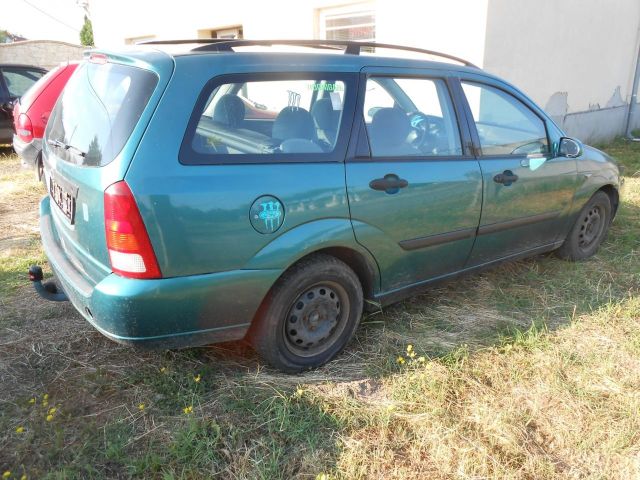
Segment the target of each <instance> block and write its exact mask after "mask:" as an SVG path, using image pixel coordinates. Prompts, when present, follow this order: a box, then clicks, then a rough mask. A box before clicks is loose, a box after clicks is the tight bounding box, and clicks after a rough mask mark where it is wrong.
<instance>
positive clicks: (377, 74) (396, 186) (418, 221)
mask: <svg viewBox="0 0 640 480" xmlns="http://www.w3.org/2000/svg"><path fill="white" fill-rule="evenodd" d="M363 72H364V73H363V79H362V80H361V82H360V83H361V91H360V101H359V107H358V108H359V110H358V111H357V115H358V117H357V118H358V121H359V122H360V123H361V125H360V127H359V135H358V141H357V146H356V148H355V149H354V151H353V152H352V153H351V155H350V156H349V158H348V159H347V164H346V177H347V190H348V196H349V206H350V209H351V218H352V223H353V227H354V231H355V234H356V238H357V240H358V242H360V243H361V244H362V245H363V246H365V247H366V248H367V249H368V250H369V251H370V252H371V253H372V254H373V255H374V257H375V258H376V260H377V262H378V265H379V267H380V271H381V277H382V291H384V292H390V291H393V290H396V289H400V288H402V287H405V286H408V285H411V284H415V283H418V282H422V281H425V280H428V279H432V278H435V277H438V276H441V275H445V274H447V273H450V272H454V271H456V270H459V269H461V268H462V267H463V265H464V264H465V262H466V260H467V257H468V255H469V253H470V251H471V247H472V245H473V241H474V238H475V233H476V229H477V226H478V222H479V219H480V210H481V204H482V177H481V174H480V167H479V165H478V161H477V160H476V159H475V158H474V157H473V155H472V154H471V151H470V150H468V148H467V143H468V142H467V140H468V138H469V137H468V130H467V127H466V124H465V122H460V118H463V117H461V116H460V115H459V112H457V111H456V109H455V107H454V102H453V101H452V97H451V89H450V86H449V83H448V80H447V79H446V78H445V77H444V76H443V75H442V72H437V71H435V72H430V71H424V70H405V69H396V70H393V71H392V73H390V71H389V69H384V70H377V69H373V68H367V69H365V70H364V71H363Z"/></svg>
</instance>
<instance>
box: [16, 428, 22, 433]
mask: <svg viewBox="0 0 640 480" xmlns="http://www.w3.org/2000/svg"><path fill="white" fill-rule="evenodd" d="M22 432H24V427H23V426H19V427H18V428H16V433H22Z"/></svg>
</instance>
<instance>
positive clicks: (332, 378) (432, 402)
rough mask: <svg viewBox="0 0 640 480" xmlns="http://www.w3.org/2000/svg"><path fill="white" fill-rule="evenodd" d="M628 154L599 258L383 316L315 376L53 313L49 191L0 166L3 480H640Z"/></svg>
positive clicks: (475, 282) (635, 195) (6, 161)
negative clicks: (46, 223) (110, 332)
mask: <svg viewBox="0 0 640 480" xmlns="http://www.w3.org/2000/svg"><path fill="white" fill-rule="evenodd" d="M609 149H610V150H612V151H615V152H616V153H617V154H618V155H619V156H620V157H621V158H622V159H623V160H624V162H625V164H626V165H627V173H628V174H629V175H630V176H629V178H627V197H626V199H625V203H624V204H623V206H622V209H621V212H620V217H619V218H618V220H617V222H616V224H615V225H614V228H613V231H612V233H611V235H610V237H609V239H608V240H607V242H606V243H605V245H603V248H602V250H601V252H600V253H599V254H598V255H597V256H596V257H595V258H593V259H591V260H589V261H587V262H582V263H577V264H570V263H566V262H563V261H560V260H557V259H556V258H554V257H553V256H550V255H549V256H542V257H538V258H535V259H531V260H526V261H522V262H517V263H514V264H510V265H505V266H503V267H500V268H498V269H496V270H493V271H491V272H487V273H485V274H482V275H479V276H473V277H468V278H465V279H462V280H460V281H457V282H455V283H452V284H449V285H445V286H443V287H440V288H437V289H433V290H430V291H429V292H427V293H425V294H423V295H419V296H416V297H413V298H411V299H409V300H407V301H405V302H402V303H400V304H398V305H395V306H393V307H391V308H389V309H385V311H384V312H379V313H377V314H374V315H370V316H369V317H368V318H366V319H365V320H364V322H363V326H362V328H361V329H360V331H359V333H358V336H357V338H356V340H355V341H354V342H353V344H352V345H351V346H350V347H349V348H348V350H347V351H346V352H345V353H344V354H343V355H341V356H340V358H338V359H337V360H336V361H334V362H332V363H331V364H329V365H327V366H326V367H324V368H322V369H319V370H317V371H314V372H309V373H307V374H304V375H300V376H286V375H281V374H279V373H278V372H275V371H273V370H271V369H268V368H265V367H264V366H262V365H261V364H260V363H259V362H258V360H257V359H256V358H255V355H254V354H253V353H252V352H251V351H250V350H249V349H248V348H247V347H245V346H244V345H242V344H228V345H222V346H218V347H212V348H200V349H191V350H184V351H179V352H178V351H173V352H138V351H134V350H131V349H129V348H126V347H122V346H119V345H116V344H114V343H112V342H110V341H108V340H106V339H104V338H103V337H102V336H100V334H98V333H97V332H95V331H94V330H93V329H92V328H91V327H89V326H88V325H87V324H86V322H85V321H84V320H82V319H81V318H80V316H79V315H78V314H77V313H76V312H75V311H74V310H73V308H72V307H70V306H68V305H64V304H52V303H47V302H44V301H41V300H40V299H38V298H37V297H36V296H35V294H34V293H33V292H32V291H31V289H30V288H29V286H26V285H24V277H23V275H24V271H25V269H26V265H28V263H29V262H31V261H34V260H37V261H39V262H42V261H43V259H42V258H41V257H42V254H41V251H40V248H39V245H38V242H37V241H36V240H37V214H36V212H37V200H38V197H39V196H40V193H38V194H34V192H37V191H38V189H39V188H40V187H39V186H38V185H36V183H35V181H33V180H31V173H30V172H24V171H21V170H19V168H18V162H17V160H16V158H15V157H12V156H8V157H5V158H1V157H0V309H1V310H0V332H1V333H0V384H1V385H2V389H0V472H2V471H5V470H11V472H12V475H13V476H15V477H17V478H20V476H21V475H22V474H23V473H25V474H27V475H29V478H129V477H145V478H202V477H220V478H269V479H271V478H287V479H288V478H316V476H317V475H319V474H323V473H324V474H326V476H327V477H328V478H433V479H438V478H469V479H471V478H473V479H476V478H500V479H502V478H517V479H545V478H549V479H551V478H554V479H555V478H567V479H573V478H598V479H601V478H611V479H627V478H628V479H634V478H640V374H639V373H638V372H640V296H639V295H638V294H639V291H640V252H639V248H638V247H639V240H638V239H639V238H640V174H638V173H635V172H638V171H640V161H639V154H640V146H637V145H627V144H624V143H622V142H618V143H616V144H614V145H612V146H610V147H609ZM634 174H635V176H634V177H632V176H631V175H634ZM34 239H36V240H34ZM407 345H412V346H413V350H414V351H415V352H416V355H415V357H414V358H413V359H411V358H410V356H409V355H408V354H407V351H406V349H407ZM398 356H402V357H403V358H404V360H405V363H404V364H403V365H400V364H399V363H398V362H397V357H398ZM422 356H424V357H425V358H424V361H419V360H418V359H419V358H420V357H422ZM198 374H199V375H200V378H201V380H200V381H199V382H196V381H195V380H194V378H196V376H197V375H198ZM45 394H48V398H47V399H46V400H45V399H44V395H45ZM31 399H34V403H30V400H31ZM43 403H46V405H43ZM140 404H144V408H143V409H140V408H139V406H140ZM54 406H55V408H56V411H55V412H53V414H52V417H51V419H50V421H47V415H49V411H50V409H51V408H52V407H54ZM189 406H192V407H193V411H192V413H188V414H185V413H184V411H183V409H184V408H186V407H189ZM19 427H23V428H24V431H22V432H21V433H18V432H17V431H16V429H18V428H19Z"/></svg>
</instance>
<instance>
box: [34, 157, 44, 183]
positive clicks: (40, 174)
mask: <svg viewBox="0 0 640 480" xmlns="http://www.w3.org/2000/svg"><path fill="white" fill-rule="evenodd" d="M35 167H36V172H35V173H36V182H40V181H42V182H44V167H43V166H42V154H39V155H38V158H36V165H35Z"/></svg>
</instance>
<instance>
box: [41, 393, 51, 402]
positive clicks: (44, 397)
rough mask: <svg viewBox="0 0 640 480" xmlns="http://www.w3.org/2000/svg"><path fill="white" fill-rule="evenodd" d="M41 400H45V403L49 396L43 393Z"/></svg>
mask: <svg viewBox="0 0 640 480" xmlns="http://www.w3.org/2000/svg"><path fill="white" fill-rule="evenodd" d="M42 400H45V401H46V400H49V394H48V393H45V394H44V395H43V396H42Z"/></svg>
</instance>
